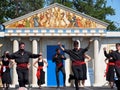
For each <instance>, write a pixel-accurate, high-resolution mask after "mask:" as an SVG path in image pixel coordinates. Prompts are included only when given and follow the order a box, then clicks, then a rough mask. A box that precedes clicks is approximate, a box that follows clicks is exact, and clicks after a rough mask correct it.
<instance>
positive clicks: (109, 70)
mask: <svg viewBox="0 0 120 90" xmlns="http://www.w3.org/2000/svg"><path fill="white" fill-rule="evenodd" d="M112 52H113V50H110V51H109V53H107V52H106V48H104V55H105V56H106V59H105V62H106V63H107V67H106V73H105V76H106V80H107V81H108V82H109V85H110V88H113V85H114V77H115V76H114V75H115V73H114V69H115V62H114V60H113V58H112V57H108V54H110V53H112ZM107 61H108V62H107Z"/></svg>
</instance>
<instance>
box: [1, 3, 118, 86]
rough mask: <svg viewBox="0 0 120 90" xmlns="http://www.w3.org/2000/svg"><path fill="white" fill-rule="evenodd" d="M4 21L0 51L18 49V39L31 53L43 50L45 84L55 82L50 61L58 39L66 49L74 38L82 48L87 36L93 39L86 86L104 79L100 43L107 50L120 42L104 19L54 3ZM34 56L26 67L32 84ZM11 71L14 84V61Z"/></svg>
mask: <svg viewBox="0 0 120 90" xmlns="http://www.w3.org/2000/svg"><path fill="white" fill-rule="evenodd" d="M4 25H5V27H6V29H5V31H1V32H0V50H1V51H0V53H1V55H2V53H3V52H4V51H6V50H8V51H10V53H12V52H15V51H17V50H18V45H19V42H20V41H23V42H25V44H26V50H28V51H30V52H33V53H39V52H42V53H43V57H44V60H46V61H47V62H48V64H49V66H48V68H46V69H45V72H46V75H45V81H46V83H45V84H44V86H56V80H55V64H54V63H52V55H53V54H54V53H55V49H56V47H58V46H57V43H58V42H61V43H62V44H63V45H64V47H65V48H66V49H67V48H68V49H72V48H73V41H74V40H79V41H80V47H82V48H85V47H86V46H87V44H88V41H89V40H90V39H93V43H92V45H91V46H90V49H89V50H88V52H87V54H88V55H89V56H91V57H92V60H91V61H90V62H88V63H87V66H88V77H87V78H88V80H87V81H86V86H92V85H93V86H103V85H104V84H105V83H106V79H105V77H104V73H105V68H106V64H105V62H104V60H105V56H104V54H103V47H107V49H108V50H109V49H115V46H114V45H115V43H117V42H120V40H119V37H120V32H109V31H107V30H106V28H107V26H108V24H107V23H105V22H103V21H100V20H98V19H95V18H93V17H91V16H88V15H86V14H83V13H80V12H78V11H76V10H73V9H70V8H68V7H65V6H63V5H60V4H57V3H55V4H52V5H50V6H48V7H46V8H42V9H39V10H36V11H34V12H31V13H28V14H26V15H24V16H21V17H18V18H15V19H13V20H11V21H8V22H5V23H4ZM65 55H66V54H65ZM66 57H67V60H66V61H65V70H66V77H67V80H66V85H67V86H70V85H71V84H70V83H68V78H69V74H70V73H72V72H71V62H70V58H69V56H68V55H66ZM35 60H36V59H31V60H30V63H31V68H30V70H29V71H30V75H29V79H30V83H31V85H32V86H33V87H36V86H37V78H36V71H37V70H36V69H35V68H34V67H33V66H32V64H33V63H34V62H35ZM11 72H12V73H11V75H12V85H13V86H14V85H17V84H18V78H17V74H16V65H14V67H13V68H12V69H11ZM60 78H62V75H60ZM61 80H62V79H61ZM62 84H63V83H62V82H61V85H62Z"/></svg>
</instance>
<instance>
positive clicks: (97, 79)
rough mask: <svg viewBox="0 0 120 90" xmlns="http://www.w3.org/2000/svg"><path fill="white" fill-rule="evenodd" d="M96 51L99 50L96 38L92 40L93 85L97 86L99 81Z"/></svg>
mask: <svg viewBox="0 0 120 90" xmlns="http://www.w3.org/2000/svg"><path fill="white" fill-rule="evenodd" d="M98 52H99V41H98V40H97V39H95V40H94V86H98V84H99V81H100V79H101V78H100V77H99V74H100V71H99V69H100V66H99V59H98Z"/></svg>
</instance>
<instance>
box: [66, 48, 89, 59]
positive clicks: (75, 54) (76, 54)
mask: <svg viewBox="0 0 120 90" xmlns="http://www.w3.org/2000/svg"><path fill="white" fill-rule="evenodd" d="M87 50H88V48H85V49H83V48H80V49H79V50H75V49H72V50H69V49H65V50H64V52H65V53H67V54H68V55H69V56H70V59H71V60H72V61H76V60H78V61H84V59H85V57H84V53H85V52H86V51H87Z"/></svg>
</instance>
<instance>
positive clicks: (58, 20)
mask: <svg viewBox="0 0 120 90" xmlns="http://www.w3.org/2000/svg"><path fill="white" fill-rule="evenodd" d="M34 27H40V28H42V27H43V28H74V27H78V28H101V27H103V28H104V27H105V26H103V25H100V24H98V23H96V22H95V21H93V20H92V19H89V18H85V17H83V16H82V15H78V14H75V13H73V12H70V11H67V10H64V9H61V8H60V7H57V6H56V7H52V8H48V9H47V10H45V11H43V12H40V13H37V14H34V15H32V16H29V17H26V18H24V19H22V20H19V21H16V22H13V23H11V24H8V25H6V28H34Z"/></svg>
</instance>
